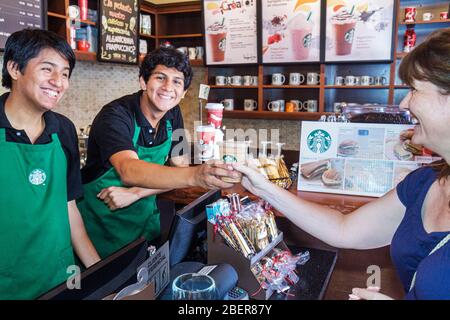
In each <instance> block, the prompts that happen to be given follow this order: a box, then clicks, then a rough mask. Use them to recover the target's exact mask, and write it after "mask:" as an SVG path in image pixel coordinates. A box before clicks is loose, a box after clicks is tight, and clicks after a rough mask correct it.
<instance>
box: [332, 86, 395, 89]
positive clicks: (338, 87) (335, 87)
mask: <svg viewBox="0 0 450 320" xmlns="http://www.w3.org/2000/svg"><path fill="white" fill-rule="evenodd" d="M325 89H389V86H387V85H385V86H377V85H370V86H348V85H346V86H325Z"/></svg>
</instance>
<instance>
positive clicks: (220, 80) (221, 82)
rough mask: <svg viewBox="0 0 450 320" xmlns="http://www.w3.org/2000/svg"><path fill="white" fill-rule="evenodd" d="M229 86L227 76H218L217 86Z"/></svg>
mask: <svg viewBox="0 0 450 320" xmlns="http://www.w3.org/2000/svg"><path fill="white" fill-rule="evenodd" d="M226 84H227V77H225V76H216V85H218V86H224V85H226Z"/></svg>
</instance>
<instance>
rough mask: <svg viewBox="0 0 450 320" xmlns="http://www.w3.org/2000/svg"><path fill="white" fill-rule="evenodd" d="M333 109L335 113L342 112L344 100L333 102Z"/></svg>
mask: <svg viewBox="0 0 450 320" xmlns="http://www.w3.org/2000/svg"><path fill="white" fill-rule="evenodd" d="M333 111H334V113H341V112H342V102H335V103H333Z"/></svg>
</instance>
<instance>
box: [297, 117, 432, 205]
mask: <svg viewBox="0 0 450 320" xmlns="http://www.w3.org/2000/svg"><path fill="white" fill-rule="evenodd" d="M413 127H414V125H412V124H386V123H344V122H321V121H303V122H302V126H301V135H300V155H299V171H298V183H297V189H298V190H300V191H310V192H324V193H336V194H348V195H359V196H368V197H380V196H382V195H384V194H385V193H386V192H388V191H390V190H391V189H392V188H395V186H396V185H397V184H398V183H399V182H400V181H401V180H403V178H404V177H405V176H406V175H407V174H408V173H410V172H411V171H413V170H415V169H417V168H419V167H421V166H423V165H426V164H428V163H431V162H433V161H436V160H438V158H436V157H431V156H422V155H415V154H414V153H412V151H410V150H409V149H407V148H406V147H405V141H404V140H403V139H402V138H401V137H402V136H403V135H402V132H403V131H404V130H409V129H412V128H413Z"/></svg>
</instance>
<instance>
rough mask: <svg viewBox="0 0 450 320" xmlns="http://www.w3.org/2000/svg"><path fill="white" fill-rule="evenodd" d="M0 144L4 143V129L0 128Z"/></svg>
mask: <svg viewBox="0 0 450 320" xmlns="http://www.w3.org/2000/svg"><path fill="white" fill-rule="evenodd" d="M0 142H6V134H5V128H0Z"/></svg>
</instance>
